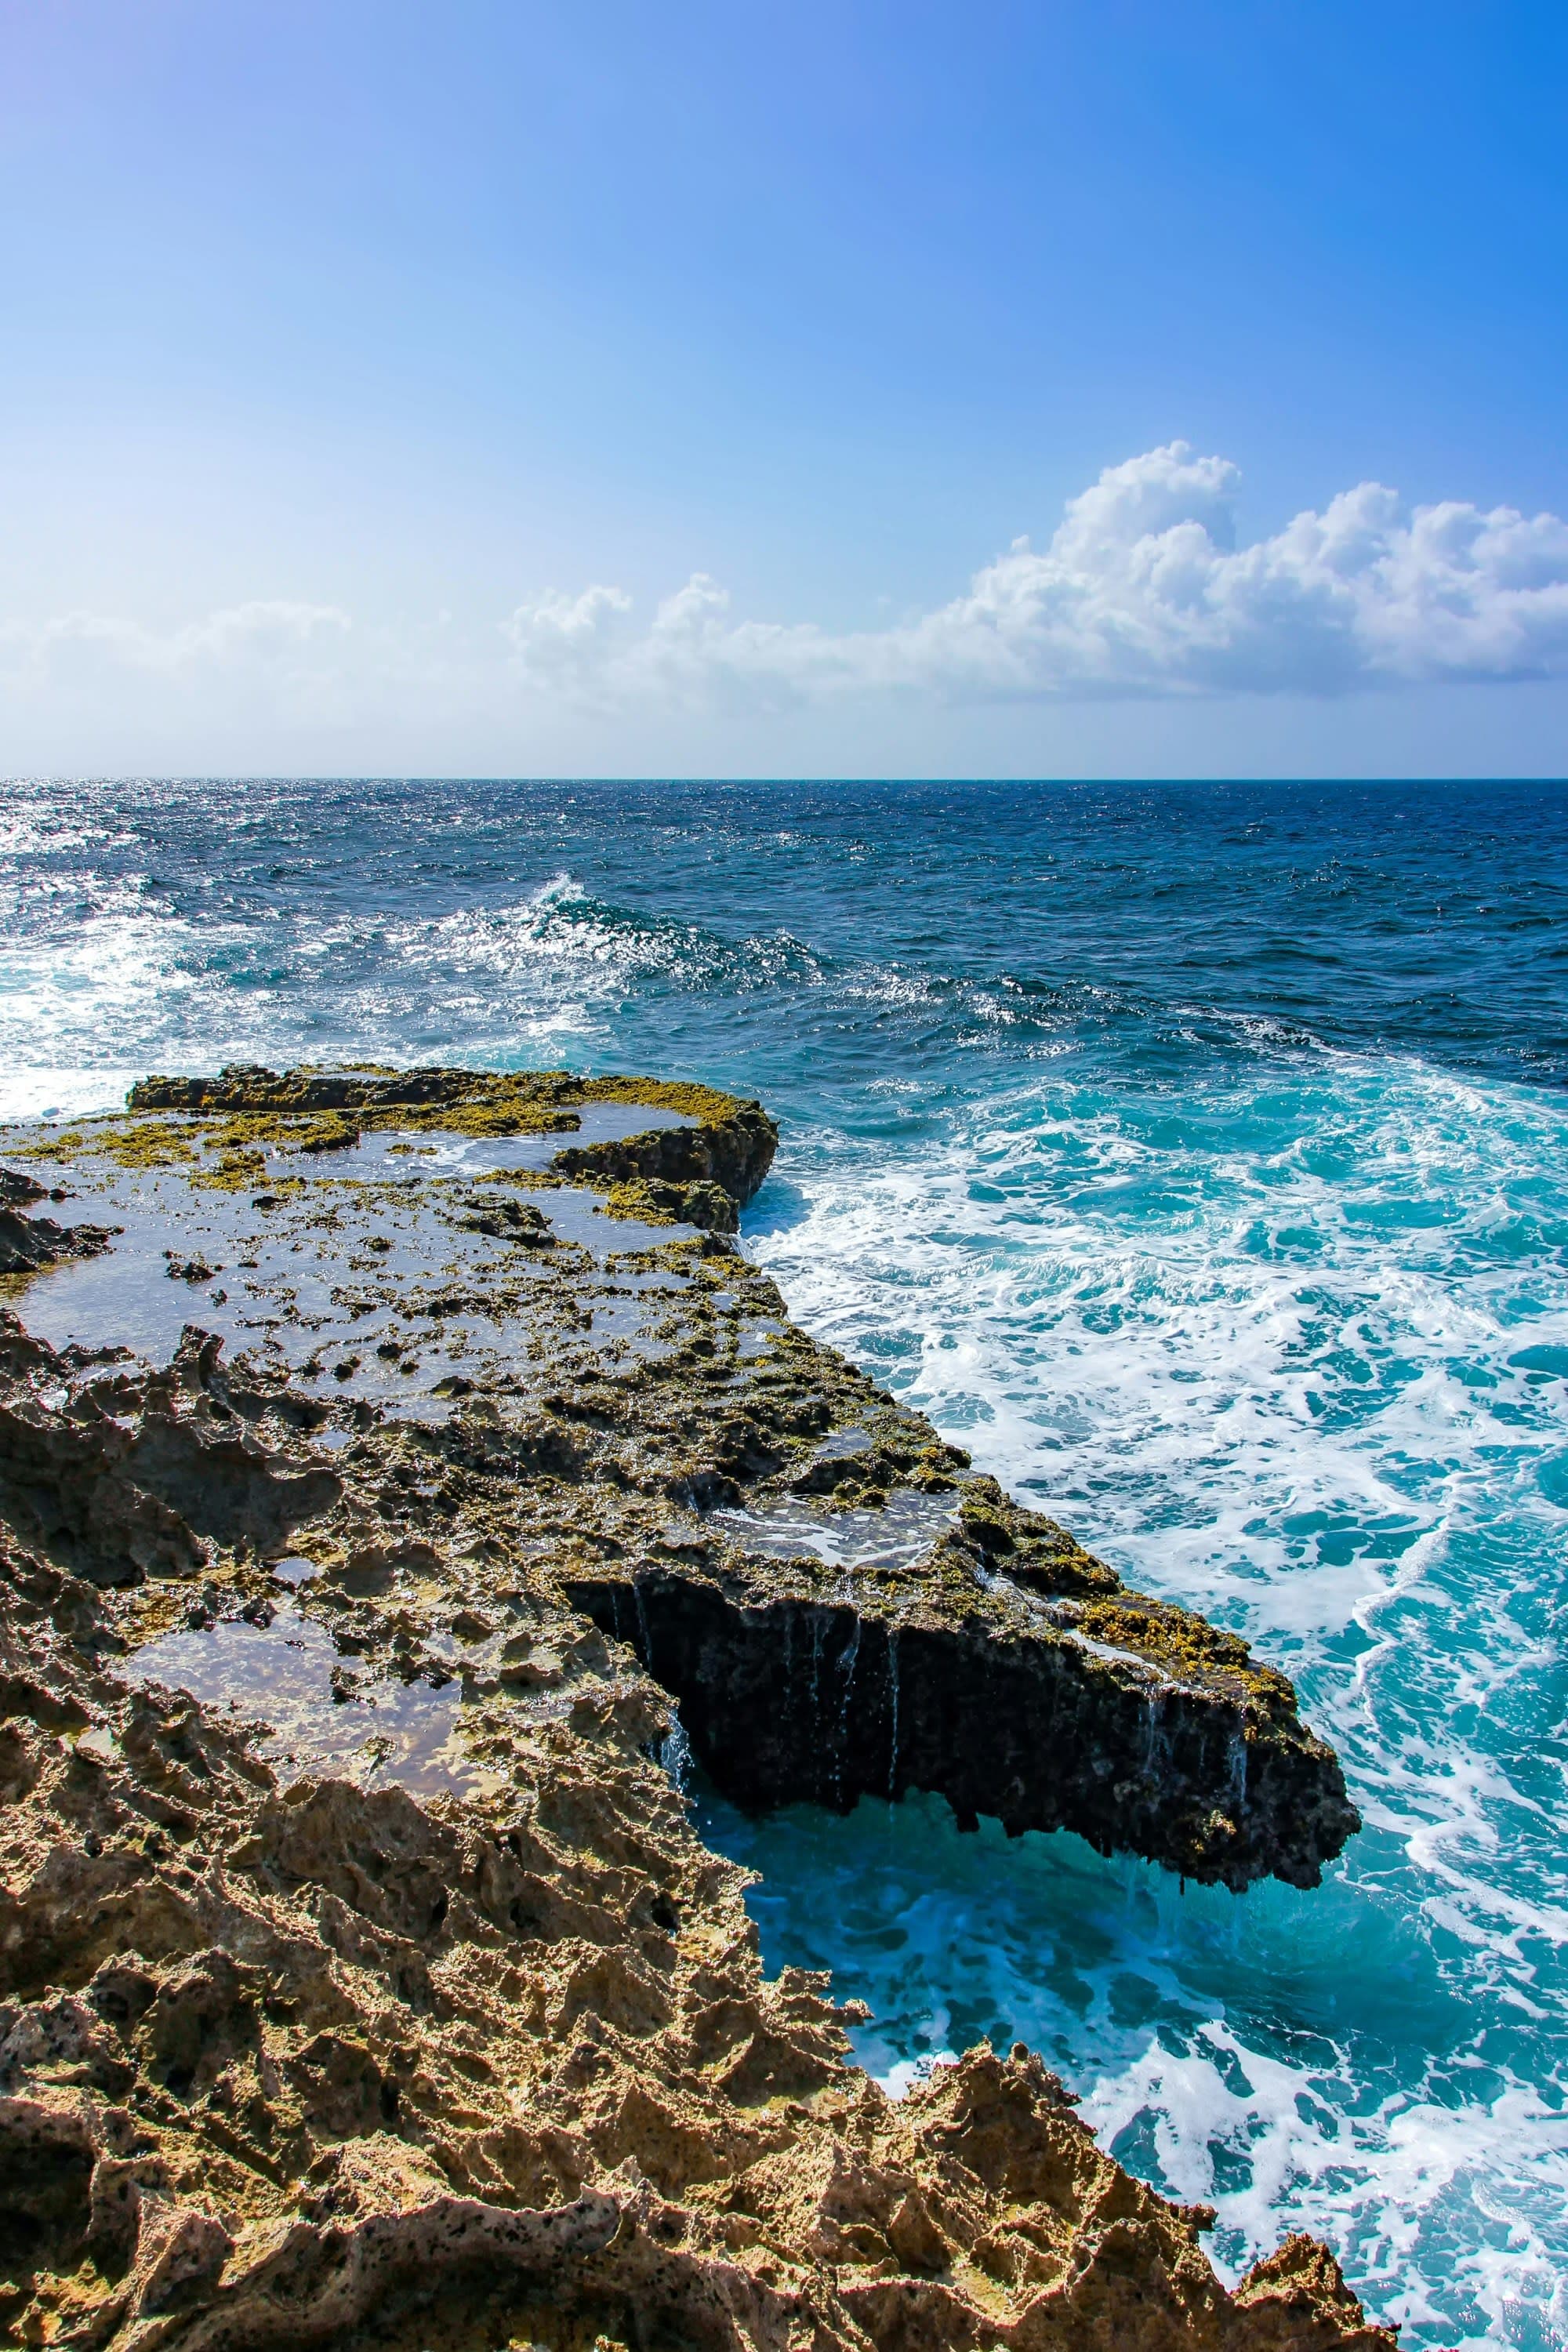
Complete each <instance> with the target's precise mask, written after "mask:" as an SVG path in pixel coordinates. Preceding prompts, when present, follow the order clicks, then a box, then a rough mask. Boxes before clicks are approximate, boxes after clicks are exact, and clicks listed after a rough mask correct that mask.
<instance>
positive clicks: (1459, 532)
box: [505, 441, 1568, 706]
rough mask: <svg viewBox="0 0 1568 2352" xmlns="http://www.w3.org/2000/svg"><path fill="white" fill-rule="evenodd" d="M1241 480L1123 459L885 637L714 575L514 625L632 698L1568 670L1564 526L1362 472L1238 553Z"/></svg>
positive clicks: (1189, 685)
mask: <svg viewBox="0 0 1568 2352" xmlns="http://www.w3.org/2000/svg"><path fill="white" fill-rule="evenodd" d="M1239 480H1240V477H1239V475H1238V472H1237V467H1235V466H1233V465H1232V464H1230V463H1229V461H1228V460H1227V459H1225V458H1223V457H1195V456H1194V453H1193V451H1192V450H1191V448H1190V447H1189V446H1187V444H1186V443H1185V442H1182V441H1173V442H1171V443H1169V444H1168V445H1167V446H1165V447H1163V448H1160V449H1152V450H1150V451H1149V452H1148V453H1147V454H1146V455H1145V456H1143V457H1132V458H1130V459H1128V461H1127V462H1126V463H1125V464H1124V465H1121V466H1112V467H1107V469H1106V470H1105V472H1104V473H1102V474H1101V475H1100V479H1099V481H1098V482H1096V483H1095V484H1094V485H1093V487H1092V488H1089V489H1087V490H1085V491H1083V492H1082V493H1081V494H1080V495H1079V497H1078V498H1076V499H1072V500H1070V501H1069V503H1068V508H1067V511H1066V513H1065V515H1064V518H1063V520H1062V522H1061V524H1060V525H1059V527H1058V530H1056V532H1055V533H1054V534H1053V536H1052V538H1051V540H1050V542H1049V544H1048V545H1047V547H1045V548H1044V549H1042V550H1036V549H1035V548H1034V547H1032V546H1031V545H1030V543H1029V541H1027V540H1016V541H1015V542H1014V544H1013V545H1012V547H1011V548H1010V549H1009V550H1008V551H1007V552H1006V553H1005V554H1004V555H999V556H998V557H997V558H996V559H995V560H994V562H991V563H988V564H987V565H986V566H985V567H984V570H983V571H981V572H976V574H975V575H974V577H973V580H972V581H971V583H970V584H969V588H968V590H967V592H966V593H964V594H963V595H962V596H958V597H955V598H954V599H953V600H952V603H951V604H943V605H942V606H941V607H940V608H938V609H937V610H935V611H933V612H931V613H927V614H921V616H919V617H918V618H916V619H913V620H910V621H906V622H904V623H901V624H900V625H897V626H894V627H889V628H886V629H876V630H862V631H853V632H847V633H844V634H834V633H833V632H831V631H828V630H825V629H822V628H819V627H817V626H816V625H813V624H811V623H800V624H795V625H781V624H776V623H764V622H757V621H744V620H735V619H732V618H731V614H730V609H729V600H728V597H727V596H726V594H725V593H724V591H723V590H722V589H721V588H720V587H719V586H717V585H716V583H714V582H713V581H711V580H710V579H708V578H707V577H706V576H705V575H703V574H701V573H699V574H697V575H696V576H694V577H693V578H692V579H691V580H690V581H689V583H688V584H687V585H686V586H685V587H684V588H682V589H680V590H679V591H678V592H677V593H675V594H674V595H671V596H668V597H667V598H666V599H665V600H664V601H663V603H661V604H659V605H658V608H657V609H656V611H655V613H654V614H653V617H652V619H651V621H650V622H648V623H647V624H646V625H641V626H639V625H637V622H636V620H635V618H634V614H633V606H632V600H631V599H630V597H628V596H627V595H626V593H624V591H622V590H621V589H618V588H612V587H602V586H601V587H592V588H589V589H587V590H585V591H584V593H582V594H581V595H578V596H576V597H568V596H564V595H561V594H559V593H553V594H551V595H549V596H546V597H543V598H542V599H541V600H540V601H539V602H537V603H535V604H522V605H520V606H519V607H518V609H517V610H516V612H514V613H513V614H511V616H510V619H509V620H508V622H507V623H506V624H505V629H506V635H507V636H508V638H509V639H510V645H511V647H512V656H513V659H514V662H515V665H516V667H517V668H518V669H519V671H520V672H521V674H522V676H523V677H526V678H527V679H529V680H530V681H531V682H532V683H533V684H535V685H536V686H538V687H540V688H545V689H548V690H551V691H553V692H556V693H563V692H564V693H566V694H567V695H569V696H570V697H572V698H574V699H575V700H579V701H583V702H587V703H596V704H603V705H611V706H614V705H618V704H622V703H625V702H627V701H631V700H637V699H645V698H649V697H653V698H662V699H667V700H668V699H673V700H675V701H678V702H682V703H702V702H711V701H715V700H717V701H719V702H721V703H723V702H727V701H731V700H742V701H744V702H746V703H749V704H752V705H755V704H756V703H758V702H761V703H763V704H767V703H770V702H773V703H780V702H794V701H798V700H802V699H805V698H814V697H818V696H821V695H825V694H837V693H844V692H854V691H859V692H865V691H868V690H871V691H874V690H877V689H905V690H909V689H925V690H927V691H934V692H936V693H938V694H940V695H942V696H945V697H949V698H955V699H984V700H1003V699H1013V698H1028V697H1037V696H1049V695H1058V696H1066V695H1078V696H1093V695H1196V694H1220V693H1246V694H1271V693H1309V694H1335V693H1342V692H1345V691H1348V690H1350V689H1352V688H1361V687H1371V686H1377V685H1388V684H1394V683H1397V682H1401V681H1405V682H1414V681H1417V680H1458V679H1488V678H1490V679H1521V678H1530V677H1553V676H1559V675H1562V674H1563V672H1564V671H1568V523H1564V522H1563V520H1560V518H1559V517H1557V516H1555V515H1551V514H1540V515H1535V516H1526V515H1523V514H1521V513H1520V512H1518V511H1517V510H1516V509H1513V508H1511V507H1494V508H1492V509H1490V510H1489V511H1487V510H1483V509H1480V508H1479V507H1476V506H1472V505H1468V504H1464V503H1461V502H1458V501H1448V502H1445V503H1444V504H1442V505H1439V506H1426V507H1416V508H1415V509H1409V508H1407V507H1405V505H1404V503H1403V502H1402V500H1401V499H1400V498H1399V496H1398V494H1397V493H1396V492H1395V491H1394V490H1390V489H1385V488H1383V487H1382V485H1381V484H1378V483H1375V482H1363V483H1362V484H1360V485H1359V487H1358V488H1355V489H1352V490H1345V491H1342V493H1341V494H1340V495H1339V496H1338V497H1337V498H1334V499H1331V500H1330V502H1329V504H1328V505H1327V506H1326V507H1325V508H1324V509H1323V510H1322V511H1321V513H1313V512H1311V511H1308V512H1305V513H1302V514H1299V515H1297V516H1296V517H1295V518H1294V520H1292V521H1290V522H1289V523H1288V524H1287V525H1286V526H1285V528H1284V530H1281V531H1279V532H1277V533H1276V534H1275V535H1274V536H1273V537H1272V538H1269V539H1263V540H1258V541H1255V542H1253V543H1252V544H1251V545H1250V546H1246V547H1238V546H1237V534H1236V517H1235V509H1236V498H1237V489H1238V487H1239Z"/></svg>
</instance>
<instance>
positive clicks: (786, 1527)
mask: <svg viewBox="0 0 1568 2352" xmlns="http://www.w3.org/2000/svg"><path fill="white" fill-rule="evenodd" d="M824 1452H825V1453H826V1448H825V1449H824ZM957 1516H958V1514H957V1508H956V1506H955V1505H954V1503H953V1501H952V1496H949V1495H920V1494H915V1493H913V1492H911V1491H910V1489H909V1488H908V1487H900V1488H897V1489H895V1491H894V1492H893V1493H892V1494H890V1495H889V1497H888V1500H887V1502H886V1504H884V1505H882V1506H880V1507H877V1508H873V1509H869V1510H857V1509H849V1510H833V1509H831V1508H829V1507H826V1505H813V1504H810V1503H805V1502H789V1503H777V1504H773V1505H771V1506H768V1507H764V1508H762V1509H759V1510H751V1511H747V1510H718V1511H712V1512H710V1514H709V1524H710V1526H713V1527H716V1528H723V1530H724V1532H725V1534H726V1535H731V1536H733V1537H734V1538H735V1540H736V1542H737V1543H739V1544H742V1545H743V1546H744V1548H745V1549H747V1550H748V1551H756V1552H763V1553H765V1554H766V1555H767V1556H768V1557H769V1558H770V1559H796V1558H798V1557H799V1556H800V1554H801V1553H803V1552H805V1553H809V1554H810V1556H811V1557H812V1558H813V1559H820V1560H822V1561H824V1562H826V1565H827V1566H828V1567H829V1568H842V1569H844V1570H847V1571H848V1572H851V1573H853V1572H854V1571H855V1570H861V1569H877V1568H882V1569H891V1568H910V1567H912V1566H913V1565H914V1563H915V1561H916V1560H917V1559H920V1558H921V1555H922V1554H923V1553H925V1552H928V1551H929V1550H930V1549H931V1545H932V1544H933V1543H934V1542H935V1541H936V1539H937V1538H938V1536H940V1535H941V1534H942V1533H943V1531H944V1530H945V1529H946V1528H950V1527H951V1526H952V1523H953V1521H954V1519H955V1518H956V1517H957Z"/></svg>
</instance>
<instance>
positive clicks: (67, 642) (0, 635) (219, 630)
mask: <svg viewBox="0 0 1568 2352" xmlns="http://www.w3.org/2000/svg"><path fill="white" fill-rule="evenodd" d="M352 626H353V623H352V622H351V620H350V618H349V615H348V614H346V613H345V612H343V611H342V609H341V607H339V606H338V605H336V604H293V603H289V602H286V601H284V600H282V599H280V598H270V599H268V598H256V599H253V600H252V601H251V602H250V603H248V604H231V605H227V606H226V607H224V608H223V609H222V610H220V611H218V612H216V613H209V614H206V616H205V618H204V619H202V620H199V621H192V622H188V623H187V624H186V625H184V627H182V628H177V629H165V630H157V629H149V628H145V627H143V626H142V624H141V623H140V622H137V621H129V620H120V619H115V618H113V617H111V616H110V615H106V614H98V613H65V614H60V615H58V617H57V618H55V619H53V620H47V621H40V622H35V623H27V622H6V623H4V624H0V655H3V656H4V657H5V666H6V667H7V668H8V669H10V670H11V671H12V672H13V673H15V672H16V671H18V670H22V669H26V668H29V667H31V668H34V669H40V668H44V667H47V666H48V665H49V664H50V663H51V662H52V661H55V660H57V659H58V657H59V656H68V655H69V654H71V653H72V652H73V651H80V652H83V653H87V654H89V655H91V654H97V655H100V656H107V657H108V658H109V659H110V660H112V661H117V662H121V663H122V664H124V665H125V667H127V668H130V669H134V670H150V671H155V672H162V673H163V674H164V675H165V676H175V675H178V674H179V673H181V672H182V671H190V670H194V669H197V668H199V667H202V666H203V665H205V664H209V663H216V664H219V665H222V664H227V663H232V662H235V661H237V660H241V661H246V662H255V661H261V662H267V661H268V660H273V661H276V660H278V659H280V658H281V659H283V660H286V661H291V660H294V659H296V658H297V657H298V656H299V654H300V651H301V650H302V649H305V648H309V647H311V646H315V647H317V648H318V649H319V647H320V646H321V640H322V639H323V638H324V637H325V638H331V637H334V636H341V635H342V633H343V632H344V631H345V630H347V629H349V628H351V627H352Z"/></svg>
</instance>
